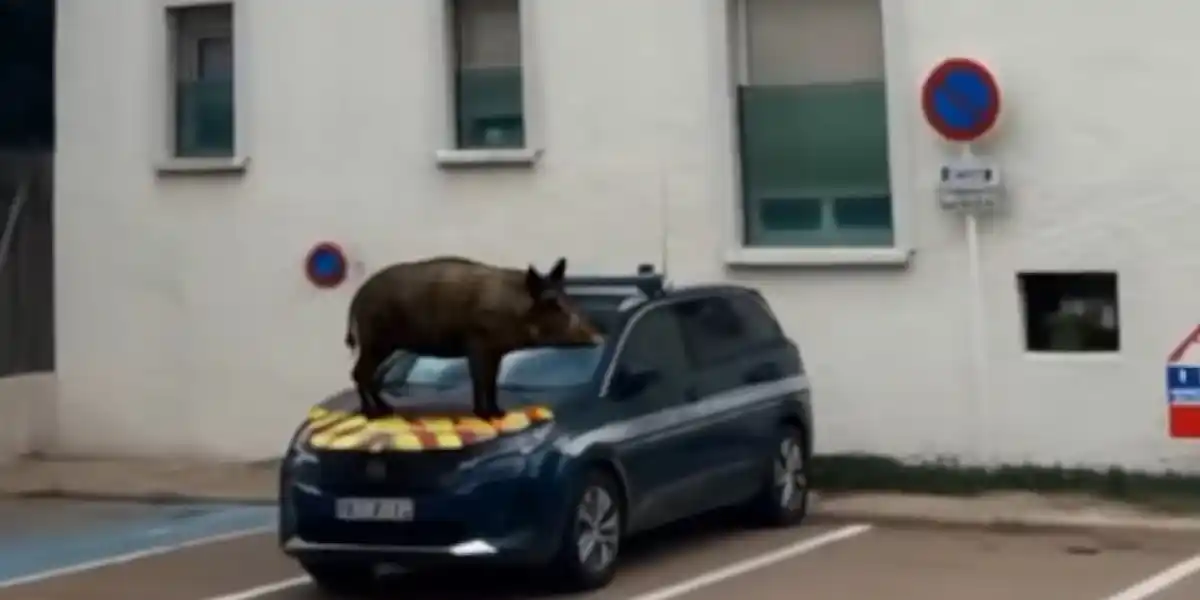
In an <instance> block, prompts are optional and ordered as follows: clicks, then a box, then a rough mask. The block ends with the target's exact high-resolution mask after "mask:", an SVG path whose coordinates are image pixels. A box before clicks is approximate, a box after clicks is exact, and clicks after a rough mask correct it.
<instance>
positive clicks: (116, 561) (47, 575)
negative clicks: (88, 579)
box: [0, 527, 275, 590]
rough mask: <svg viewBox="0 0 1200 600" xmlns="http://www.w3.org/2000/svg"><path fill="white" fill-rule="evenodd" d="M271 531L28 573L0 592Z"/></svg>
mask: <svg viewBox="0 0 1200 600" xmlns="http://www.w3.org/2000/svg"><path fill="white" fill-rule="evenodd" d="M272 531H275V527H255V528H253V529H241V530H238V531H231V532H229V533H223V534H221V535H212V536H208V537H202V538H196V539H193V540H188V541H186V542H180V543H178V544H164V545H162V546H153V547H150V548H146V549H145V550H138V551H136V552H129V553H127V554H118V555H117V556H109V557H105V558H101V559H99V560H92V561H88V562H82V563H78V564H74V565H70V566H67V567H60V568H57V569H50V570H48V571H41V572H39V573H30V574H29V575H22V576H20V577H14V578H12V579H5V580H3V581H0V590H2V589H4V588H11V587H16V586H18V585H27V584H30V583H37V582H39V581H44V580H46V579H54V578H55V577H63V576H65V575H74V574H76V573H82V572H84V571H91V570H92V569H99V568H100V567H108V566H112V565H120V564H124V563H130V562H133V561H135V560H141V559H143V558H150V557H152V556H158V555H160V554H169V553H171V552H177V551H179V550H186V549H188V548H194V547H196V546H204V545H207V544H216V543H220V542H227V541H230V540H236V539H238V538H243V537H248V536H252V535H258V534H261V533H269V532H272Z"/></svg>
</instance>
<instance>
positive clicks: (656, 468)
mask: <svg viewBox="0 0 1200 600" xmlns="http://www.w3.org/2000/svg"><path fill="white" fill-rule="evenodd" d="M644 310H645V312H644V313H642V314H640V315H638V316H635V317H634V318H633V319H632V320H631V321H630V323H631V324H630V326H629V329H628V330H627V332H626V334H625V339H624V341H623V342H622V344H621V346H620V347H619V349H618V354H617V356H615V357H614V362H613V365H614V367H613V375H612V377H611V379H610V383H609V388H608V390H607V393H606V394H605V398H604V400H603V401H605V402H612V403H614V406H613V407H612V409H613V413H614V417H613V423H614V424H615V425H618V426H619V429H620V431H621V432H622V434H621V435H620V436H619V437H618V439H617V442H616V443H615V444H614V451H615V452H616V455H617V459H618V460H619V461H620V462H621V466H622V468H623V469H624V471H625V475H626V481H627V484H628V486H629V496H630V507H629V516H630V524H631V526H632V527H633V528H634V529H643V528H648V527H654V526H656V525H659V524H662V523H665V522H666V521H669V520H671V519H673V518H675V516H676V515H677V513H681V512H683V513H686V512H688V511H689V506H688V504H689V502H690V500H689V498H688V497H687V489H686V488H687V481H688V477H689V476H690V475H691V474H692V472H693V471H694V470H695V468H696V458H695V457H693V456H690V455H688V454H687V449H688V448H687V446H686V445H685V444H684V441H683V439H682V438H681V428H682V427H683V426H684V425H686V423H684V422H683V421H682V420H681V419H682V414H681V412H680V411H681V409H682V408H684V406H685V403H684V398H683V392H684V388H683V378H684V376H685V374H686V371H687V363H686V361H687V356H686V354H685V351H684V347H683V338H682V335H681V333H680V330H679V322H678V319H677V318H676V316H675V314H674V313H673V312H672V311H671V310H669V308H667V307H663V306H658V307H650V308H647V309H644ZM647 373H651V374H652V375H651V376H650V377H651V379H650V380H645V379H643V380H642V381H641V382H635V383H634V384H630V383H628V382H630V381H634V380H635V379H637V378H639V377H645V375H644V374H647Z"/></svg>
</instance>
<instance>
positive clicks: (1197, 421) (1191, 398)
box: [1167, 325, 1200, 439]
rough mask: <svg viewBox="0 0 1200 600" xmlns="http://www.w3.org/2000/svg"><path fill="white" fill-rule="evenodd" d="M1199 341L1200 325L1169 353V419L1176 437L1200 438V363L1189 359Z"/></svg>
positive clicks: (1172, 433)
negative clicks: (1189, 354)
mask: <svg viewBox="0 0 1200 600" xmlns="http://www.w3.org/2000/svg"><path fill="white" fill-rule="evenodd" d="M1197 343H1200V325H1197V326H1196V327H1195V328H1193V329H1192V332H1191V333H1189V334H1188V335H1187V337H1185V338H1183V341H1181V342H1180V343H1179V345H1178V346H1176V348H1175V350H1174V351H1173V352H1171V354H1170V355H1169V356H1168V357H1167V420H1168V422H1169V429H1170V433H1171V437H1172V438H1174V439H1190V438H1200V363H1197V362H1196V361H1194V360H1188V359H1187V353H1188V350H1190V349H1191V348H1192V347H1193V346H1195V345H1196V344H1197Z"/></svg>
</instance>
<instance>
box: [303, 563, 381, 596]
mask: <svg viewBox="0 0 1200 600" xmlns="http://www.w3.org/2000/svg"><path fill="white" fill-rule="evenodd" d="M300 566H301V567H303V568H304V571H305V572H306V573H308V576H309V577H312V580H313V582H314V583H316V584H317V587H319V588H321V589H323V590H325V591H327V592H332V593H335V594H344V593H355V592H365V591H368V590H370V589H371V588H372V587H373V586H374V584H375V567H374V565H372V564H370V563H357V562H333V561H331V562H324V561H322V562H310V561H300Z"/></svg>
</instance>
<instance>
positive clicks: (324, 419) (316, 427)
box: [304, 406, 554, 452]
mask: <svg viewBox="0 0 1200 600" xmlns="http://www.w3.org/2000/svg"><path fill="white" fill-rule="evenodd" d="M552 420H554V413H552V412H551V411H550V409H548V408H546V407H544V406H531V407H527V408H522V409H520V410H515V411H510V412H508V413H507V414H505V415H504V416H503V417H500V418H496V419H491V420H488V421H485V420H483V419H480V418H478V417H474V416H456V417H421V418H410V419H406V418H403V417H399V416H392V417H384V418H382V419H375V420H368V419H367V418H365V417H363V416H362V415H360V414H357V413H351V412H345V411H330V410H327V409H324V408H321V407H319V406H316V407H313V408H312V409H311V410H309V411H308V421H307V422H306V423H305V425H304V427H305V433H304V435H306V436H307V437H308V443H309V445H310V446H312V447H313V448H317V449H321V450H358V451H362V450H367V451H370V452H391V451H400V452H420V451H423V450H457V449H459V448H462V447H464V446H470V445H471V444H477V443H480V442H485V441H487V440H491V439H494V438H496V437H499V436H503V435H507V434H512V433H517V432H519V431H523V430H525V429H528V428H529V427H532V426H533V425H536V424H538V423H545V422H547V421H552Z"/></svg>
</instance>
